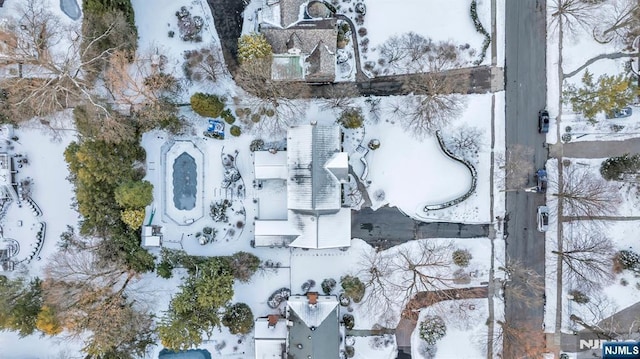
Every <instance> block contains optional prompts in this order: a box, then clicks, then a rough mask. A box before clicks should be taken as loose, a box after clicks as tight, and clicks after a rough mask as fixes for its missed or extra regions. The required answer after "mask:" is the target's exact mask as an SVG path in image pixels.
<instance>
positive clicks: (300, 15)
mask: <svg viewBox="0 0 640 359" xmlns="http://www.w3.org/2000/svg"><path fill="white" fill-rule="evenodd" d="M263 1H264V3H263V6H262V8H261V9H260V11H259V12H258V22H259V29H260V33H262V34H264V36H265V37H266V39H267V41H268V42H269V44H271V47H272V48H273V63H272V66H271V77H272V78H273V79H274V80H281V81H307V82H332V81H334V80H335V71H336V42H337V36H338V31H337V27H336V19H335V18H334V17H333V13H332V12H331V10H329V9H328V8H327V7H326V5H324V3H322V2H320V1H313V0H312V1H308V0H263Z"/></svg>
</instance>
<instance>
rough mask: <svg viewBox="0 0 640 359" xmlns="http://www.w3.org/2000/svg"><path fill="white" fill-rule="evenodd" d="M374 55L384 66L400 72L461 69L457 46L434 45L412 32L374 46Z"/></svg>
mask: <svg viewBox="0 0 640 359" xmlns="http://www.w3.org/2000/svg"><path fill="white" fill-rule="evenodd" d="M378 53H379V54H380V58H381V59H382V60H383V61H384V63H386V64H387V65H388V66H389V67H391V68H392V69H395V70H397V71H401V72H405V71H407V70H408V71H409V72H424V71H442V70H448V69H453V68H458V67H460V66H461V65H462V59H461V56H460V50H459V47H458V46H456V45H455V44H453V43H451V42H446V41H442V42H437V43H436V42H434V41H433V40H432V39H430V38H425V37H423V36H422V35H419V34H416V33H414V32H408V33H405V34H402V35H394V36H391V37H390V38H389V39H387V41H385V42H384V43H383V44H382V45H380V46H378Z"/></svg>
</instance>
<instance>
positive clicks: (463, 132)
mask: <svg viewBox="0 0 640 359" xmlns="http://www.w3.org/2000/svg"><path fill="white" fill-rule="evenodd" d="M444 135H445V139H444V141H445V143H446V145H447V148H448V149H449V150H450V151H451V152H453V153H454V154H455V155H457V156H459V157H462V158H465V159H472V158H477V157H478V152H480V148H481V147H482V146H483V143H482V137H483V135H484V131H482V130H481V129H480V128H478V127H475V126H469V125H462V126H458V127H457V128H455V129H453V130H452V131H451V132H450V133H449V134H447V133H445V134H444Z"/></svg>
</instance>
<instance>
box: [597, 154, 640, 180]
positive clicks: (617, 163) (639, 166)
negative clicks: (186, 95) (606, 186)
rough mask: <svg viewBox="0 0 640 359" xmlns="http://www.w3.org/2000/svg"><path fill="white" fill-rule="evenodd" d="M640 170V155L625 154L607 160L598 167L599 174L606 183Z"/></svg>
mask: <svg viewBox="0 0 640 359" xmlns="http://www.w3.org/2000/svg"><path fill="white" fill-rule="evenodd" d="M638 170H640V155H638V154H634V155H630V154H628V153H625V154H624V155H622V156H620V157H611V158H607V159H606V160H604V162H602V164H601V165H600V174H601V175H602V177H603V178H604V179H606V180H608V181H611V180H618V179H620V177H621V176H622V175H623V174H624V173H635V172H638Z"/></svg>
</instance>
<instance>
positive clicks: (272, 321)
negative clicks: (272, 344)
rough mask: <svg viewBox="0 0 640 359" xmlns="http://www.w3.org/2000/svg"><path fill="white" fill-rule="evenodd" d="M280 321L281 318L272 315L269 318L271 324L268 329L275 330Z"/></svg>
mask: <svg viewBox="0 0 640 359" xmlns="http://www.w3.org/2000/svg"><path fill="white" fill-rule="evenodd" d="M278 319H280V316H279V315H277V314H271V315H268V316H267V322H268V323H269V325H268V328H275V327H276V324H277V323H278Z"/></svg>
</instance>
